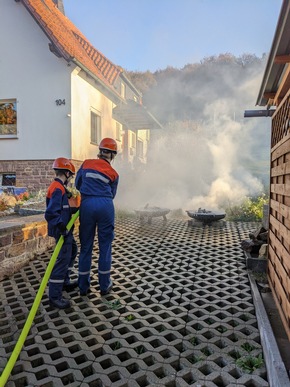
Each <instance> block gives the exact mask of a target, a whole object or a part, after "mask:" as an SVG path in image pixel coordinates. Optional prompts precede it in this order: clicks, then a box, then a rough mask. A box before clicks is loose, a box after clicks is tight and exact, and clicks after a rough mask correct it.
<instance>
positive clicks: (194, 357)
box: [187, 355, 205, 364]
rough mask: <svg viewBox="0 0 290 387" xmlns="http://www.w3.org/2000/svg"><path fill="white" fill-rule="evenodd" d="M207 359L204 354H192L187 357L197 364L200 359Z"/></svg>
mask: <svg viewBox="0 0 290 387" xmlns="http://www.w3.org/2000/svg"><path fill="white" fill-rule="evenodd" d="M204 359H205V357H204V356H203V355H200V356H194V355H192V356H190V357H188V358H187V360H188V361H189V362H190V363H192V364H195V363H198V362H199V361H203V360H204Z"/></svg>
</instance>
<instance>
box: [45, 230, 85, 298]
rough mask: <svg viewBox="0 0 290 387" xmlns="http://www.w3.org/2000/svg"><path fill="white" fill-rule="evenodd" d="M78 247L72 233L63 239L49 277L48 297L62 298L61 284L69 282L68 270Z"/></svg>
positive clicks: (72, 264)
mask: <svg viewBox="0 0 290 387" xmlns="http://www.w3.org/2000/svg"><path fill="white" fill-rule="evenodd" d="M77 252H78V248H77V244H76V241H75V240H74V237H73V235H72V234H69V235H68V236H67V237H65V239H64V243H63V245H62V248H61V250H60V252H59V254H58V257H57V260H56V262H55V265H54V268H53V270H52V273H51V276H50V279H49V298H50V299H53V300H60V299H61V298H62V288H63V284H64V283H65V284H67V283H69V282H70V272H71V269H72V268H73V266H74V262H75V258H76V256H77Z"/></svg>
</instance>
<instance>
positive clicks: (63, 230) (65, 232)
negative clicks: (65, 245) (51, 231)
mask: <svg viewBox="0 0 290 387" xmlns="http://www.w3.org/2000/svg"><path fill="white" fill-rule="evenodd" d="M57 227H58V229H59V232H60V234H61V235H63V236H64V237H66V236H67V235H68V234H69V231H68V229H67V228H66V225H65V224H64V223H59V224H58V225H57Z"/></svg>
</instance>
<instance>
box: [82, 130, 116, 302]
mask: <svg viewBox="0 0 290 387" xmlns="http://www.w3.org/2000/svg"><path fill="white" fill-rule="evenodd" d="M116 154H117V143H116V141H115V140H114V139H112V138H104V139H103V140H102V141H101V142H100V145H99V154H98V159H91V160H85V161H84V162H83V164H82V165H81V167H80V169H79V170H78V172H77V175H76V181H75V184H76V188H77V189H78V190H79V191H80V193H81V199H82V200H81V206H80V233H79V235H80V242H81V251H80V255H79V288H80V295H81V296H85V295H86V294H87V293H88V292H89V288H90V271H91V264H92V250H93V245H94V238H95V234H96V227H97V229H98V244H99V260H98V278H99V285H100V291H101V295H102V296H103V295H106V294H108V293H109V292H110V291H111V289H112V286H113V283H112V281H111V278H110V271H111V264H112V255H111V252H112V241H113V239H114V220H115V210H114V204H113V199H114V197H115V195H116V192H117V186H118V181H119V175H118V173H117V172H116V171H115V170H114V169H113V168H112V166H111V162H112V161H113V160H114V158H115V156H116Z"/></svg>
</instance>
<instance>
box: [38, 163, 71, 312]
mask: <svg viewBox="0 0 290 387" xmlns="http://www.w3.org/2000/svg"><path fill="white" fill-rule="evenodd" d="M52 168H53V169H54V170H55V175H56V177H55V179H54V181H53V182H52V183H51V184H50V186H49V188H48V190H47V195H46V211H45V219H46V221H47V224H48V227H47V228H48V235H49V236H51V237H54V238H55V241H56V242H57V241H58V239H59V238H60V236H61V235H63V236H64V243H63V245H62V248H61V250H60V253H59V255H58V258H57V260H56V263H55V265H54V268H53V270H52V273H51V276H50V280H49V302H50V305H51V306H52V307H55V308H59V309H65V308H68V307H70V305H71V304H70V301H69V300H68V299H65V298H63V296H62V291H63V290H66V291H70V290H73V289H74V288H76V287H77V286H78V284H77V281H75V282H70V278H69V276H70V271H71V269H72V268H73V265H74V261H75V257H76V255H77V244H76V241H75V239H74V237H73V227H72V228H71V230H70V231H69V232H68V230H67V228H66V226H67V224H68V222H69V220H70V218H71V214H72V213H71V209H70V206H69V202H68V194H67V191H66V185H67V183H68V182H69V180H70V179H71V177H72V176H73V175H74V174H75V167H74V165H73V164H72V163H71V162H70V161H69V160H68V159H66V158H64V157H59V158H57V159H56V160H55V161H54V163H53V166H52Z"/></svg>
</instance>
